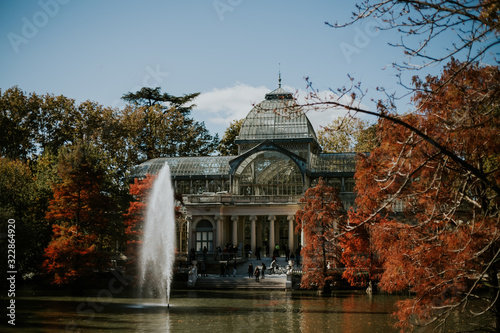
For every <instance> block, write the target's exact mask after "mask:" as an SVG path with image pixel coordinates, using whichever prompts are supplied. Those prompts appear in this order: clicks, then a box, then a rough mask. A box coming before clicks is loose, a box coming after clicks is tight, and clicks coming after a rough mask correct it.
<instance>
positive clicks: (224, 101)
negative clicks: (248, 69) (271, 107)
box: [194, 82, 270, 127]
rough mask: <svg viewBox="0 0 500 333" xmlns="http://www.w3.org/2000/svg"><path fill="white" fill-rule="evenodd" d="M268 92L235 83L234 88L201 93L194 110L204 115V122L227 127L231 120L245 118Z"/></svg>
mask: <svg viewBox="0 0 500 333" xmlns="http://www.w3.org/2000/svg"><path fill="white" fill-rule="evenodd" d="M269 91H270V90H269V89H268V88H266V87H264V86H261V87H252V86H249V85H246V84H243V83H239V82H237V83H236V84H235V85H234V86H232V87H228V88H223V89H214V90H212V91H209V92H205V93H201V94H200V95H199V96H198V97H197V98H196V100H195V101H194V103H195V104H196V110H198V111H202V112H204V113H206V114H205V118H206V119H205V121H206V122H208V123H214V124H223V125H224V126H226V127H227V126H228V125H229V123H230V122H231V121H233V120H237V119H241V118H244V117H246V115H247V114H248V112H250V110H251V109H252V107H253V104H256V103H258V102H260V101H261V100H263V99H264V96H265V95H266V94H267V93H268V92H269Z"/></svg>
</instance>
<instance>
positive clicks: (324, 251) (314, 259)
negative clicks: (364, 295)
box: [295, 179, 345, 291]
mask: <svg viewBox="0 0 500 333" xmlns="http://www.w3.org/2000/svg"><path fill="white" fill-rule="evenodd" d="M300 201H301V203H302V204H303V208H302V209H300V210H299V211H297V213H296V214H295V218H296V221H297V226H296V229H295V232H296V233H302V234H303V237H304V242H305V246H303V247H302V251H301V256H303V263H302V270H303V272H304V275H303V276H302V280H301V286H302V288H307V289H310V288H317V289H318V290H322V291H328V290H330V287H331V285H333V283H334V280H335V269H336V268H338V267H339V259H340V253H339V247H338V244H337V242H336V241H335V235H336V234H337V233H338V232H339V230H340V229H341V228H343V226H344V223H345V212H344V211H343V207H342V201H341V200H340V197H339V196H338V190H337V189H336V188H333V187H330V186H327V185H325V182H324V180H323V179H320V181H319V182H318V185H316V186H315V187H313V188H310V189H308V190H307V191H306V193H305V195H304V198H302V199H301V200H300Z"/></svg>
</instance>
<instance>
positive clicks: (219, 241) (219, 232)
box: [214, 215, 222, 252]
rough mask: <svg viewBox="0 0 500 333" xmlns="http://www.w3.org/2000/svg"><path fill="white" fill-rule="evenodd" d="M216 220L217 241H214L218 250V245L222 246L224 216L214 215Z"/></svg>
mask: <svg viewBox="0 0 500 333" xmlns="http://www.w3.org/2000/svg"><path fill="white" fill-rule="evenodd" d="M214 220H215V227H216V228H217V229H216V232H215V243H214V252H215V251H217V250H216V249H217V246H220V247H222V217H221V216H220V215H215V216H214Z"/></svg>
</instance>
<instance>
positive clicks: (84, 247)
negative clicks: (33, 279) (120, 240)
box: [43, 224, 102, 285]
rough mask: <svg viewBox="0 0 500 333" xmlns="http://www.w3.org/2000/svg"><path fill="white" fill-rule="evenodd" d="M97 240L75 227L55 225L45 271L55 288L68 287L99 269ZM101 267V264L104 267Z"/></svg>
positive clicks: (46, 255) (47, 253) (46, 251)
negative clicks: (57, 286) (58, 286)
mask: <svg viewBox="0 0 500 333" xmlns="http://www.w3.org/2000/svg"><path fill="white" fill-rule="evenodd" d="M95 241H96V236H95V235H89V234H86V233H84V232H82V231H81V230H80V228H79V227H78V226H76V225H73V226H68V225H67V224H63V225H57V224H54V225H53V236H52V241H51V242H50V244H49V245H48V246H47V248H46V249H45V257H46V258H47V259H46V260H45V261H44V263H43V269H44V270H45V272H46V273H47V274H48V275H49V276H50V277H51V282H52V283H53V284H56V285H68V284H71V283H74V282H75V281H78V280H79V279H82V278H85V277H89V276H91V274H92V272H93V270H94V269H96V268H97V267H99V266H100V265H99V261H100V260H99V256H100V255H99V253H98V252H97V251H96V246H95ZM101 265H102V264H101Z"/></svg>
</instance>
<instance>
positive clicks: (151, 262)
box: [140, 163, 175, 307]
mask: <svg viewBox="0 0 500 333" xmlns="http://www.w3.org/2000/svg"><path fill="white" fill-rule="evenodd" d="M174 260H175V205H174V191H173V188H172V181H171V179H170V168H169V166H168V164H167V163H165V165H164V166H163V168H162V169H161V170H160V172H159V173H158V176H157V178H156V180H155V181H154V183H153V187H152V189H151V192H150V194H149V198H148V204H147V210H146V220H145V224H144V228H143V239H142V249H141V256H140V271H141V273H140V288H141V289H140V290H141V291H142V292H143V293H144V292H146V293H148V294H150V295H153V296H158V297H159V298H160V299H161V300H162V303H163V304H166V305H167V306H168V307H169V306H170V285H171V283H172V276H173V266H174Z"/></svg>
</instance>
